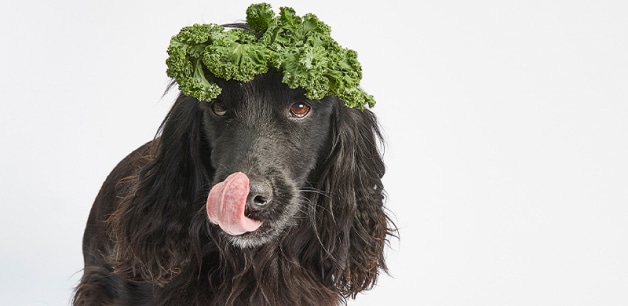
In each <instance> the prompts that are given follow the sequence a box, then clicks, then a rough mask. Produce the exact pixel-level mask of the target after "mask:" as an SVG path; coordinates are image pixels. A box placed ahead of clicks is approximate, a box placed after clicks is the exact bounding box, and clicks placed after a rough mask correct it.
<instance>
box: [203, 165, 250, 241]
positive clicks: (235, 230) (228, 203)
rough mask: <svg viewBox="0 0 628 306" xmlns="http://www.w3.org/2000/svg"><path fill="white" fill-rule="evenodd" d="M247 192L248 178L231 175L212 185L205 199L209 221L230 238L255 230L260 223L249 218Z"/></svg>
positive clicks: (236, 173) (241, 174)
mask: <svg viewBox="0 0 628 306" xmlns="http://www.w3.org/2000/svg"><path fill="white" fill-rule="evenodd" d="M249 190H250V188H249V178H248V177H247V176H246V174H244V173H242V172H235V173H232V174H231V175H229V176H228V177H227V178H226V179H225V180H224V181H222V182H219V183H218V184H216V185H214V187H212V189H211V190H210V191H209V195H208V197H207V215H208V216H209V220H210V221H211V222H212V223H214V224H217V225H218V226H220V228H221V229H222V230H223V231H225V233H227V234H229V235H232V236H240V235H242V234H245V233H248V232H253V231H255V230H257V229H258V228H259V227H260V226H261V225H262V221H259V220H255V219H252V218H250V212H249V211H248V209H247V198H248V196H249Z"/></svg>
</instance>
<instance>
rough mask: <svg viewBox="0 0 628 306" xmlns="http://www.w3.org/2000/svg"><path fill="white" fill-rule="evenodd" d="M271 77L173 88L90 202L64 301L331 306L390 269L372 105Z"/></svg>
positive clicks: (389, 233)
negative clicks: (313, 96)
mask: <svg viewBox="0 0 628 306" xmlns="http://www.w3.org/2000/svg"><path fill="white" fill-rule="evenodd" d="M281 80H282V75H281V73H280V72H279V71H276V70H273V69H270V70H269V71H268V72H267V73H265V74H262V75H258V76H256V77H255V78H254V79H253V81H251V82H245V83H244V82H237V81H234V80H229V81H227V80H223V79H218V78H215V79H213V80H212V81H214V82H216V83H217V84H218V85H219V86H220V87H221V88H222V93H221V94H220V96H218V98H216V99H214V100H212V101H210V102H201V101H198V100H197V99H195V98H193V97H190V96H186V95H184V94H180V95H179V96H178V98H177V99H176V101H175V102H174V105H173V107H172V108H171V110H170V111H169V113H168V114H167V116H166V118H165V119H164V121H163V123H162V124H161V126H160V127H159V131H158V133H157V135H156V137H155V138H154V139H153V140H152V141H150V142H148V143H146V144H144V145H143V146H141V147H140V148H138V149H137V150H135V151H134V152H132V153H130V154H129V155H128V156H126V158H124V159H123V160H122V161H121V162H120V163H119V164H118V165H117V166H116V167H115V168H114V169H113V171H112V172H111V173H110V174H109V176H108V177H107V178H106V180H105V181H104V183H103V186H102V188H101V190H100V191H99V193H98V195H97V197H96V199H95V201H94V204H93V206H92V209H91V212H90V214H89V218H88V221H87V226H86V229H85V233H84V238H83V256H84V269H83V276H82V278H81V280H80V283H79V284H78V285H77V287H76V288H75V292H74V296H73V300H72V302H73V304H74V305H221V306H224V305H339V304H346V302H347V300H348V299H352V298H355V297H356V295H357V294H358V293H359V292H362V291H364V290H369V289H372V287H373V286H374V285H375V283H376V281H377V278H378V276H379V275H380V272H386V273H387V272H388V270H387V267H386V263H385V256H384V251H385V247H386V245H387V244H388V242H389V240H390V239H389V238H390V237H396V231H397V230H396V227H395V225H394V222H393V221H392V220H391V218H390V216H389V212H388V210H387V209H386V208H385V206H384V202H385V198H386V193H385V191H384V187H383V184H382V177H383V175H384V172H385V165H384V162H383V158H382V152H381V151H382V147H383V139H382V134H381V132H380V127H379V124H378V122H377V119H376V116H375V115H374V113H373V112H371V111H370V110H368V109H363V110H360V109H352V108H348V107H346V106H345V105H344V104H343V102H342V101H341V100H340V99H338V98H337V97H333V96H329V97H326V98H324V99H321V100H309V99H307V98H306V97H305V95H304V91H303V90H302V89H291V88H289V87H288V86H287V85H286V84H284V83H282V81H281ZM172 86H174V85H172Z"/></svg>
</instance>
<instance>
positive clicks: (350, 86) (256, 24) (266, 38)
mask: <svg viewBox="0 0 628 306" xmlns="http://www.w3.org/2000/svg"><path fill="white" fill-rule="evenodd" d="M246 13H247V18H246V21H247V25H248V26H249V28H250V31H249V30H244V29H239V28H235V29H230V30H226V29H225V28H224V27H222V26H219V25H216V24H202V25H201V24H195V25H192V26H190V27H184V28H183V29H181V31H180V32H179V34H177V35H175V36H173V37H172V39H171V40H170V46H169V47H168V55H169V57H168V59H167V60H166V64H167V66H168V70H167V74H168V76H170V77H172V78H173V79H174V80H175V81H176V82H177V84H178V85H179V90H181V92H183V93H184V94H186V95H189V96H193V97H195V98H197V99H198V100H200V101H211V100H212V99H215V98H216V97H218V95H220V92H221V89H220V87H219V86H218V85H217V84H215V83H213V82H212V81H210V80H209V79H208V78H207V75H213V76H215V77H217V78H222V79H225V80H230V79H234V80H236V81H239V82H249V81H251V80H253V78H254V77H255V76H256V75H260V74H263V73H266V72H267V71H268V69H269V68H274V69H277V70H279V71H281V72H282V73H283V79H282V81H283V82H284V83H286V84H287V85H288V86H289V87H290V88H303V89H304V90H305V96H306V97H307V98H308V99H313V100H320V99H322V98H324V97H326V96H336V97H338V98H340V99H341V100H343V101H344V103H345V105H346V106H348V107H352V108H358V109H363V108H364V106H365V105H368V106H369V107H373V106H374V105H375V100H374V99H373V97H372V96H370V95H368V94H367V93H366V92H364V91H363V90H362V89H361V88H360V87H359V83H360V80H361V78H362V67H361V65H360V63H359V62H358V60H357V53H356V52H355V51H353V50H350V49H345V48H342V47H341V46H340V45H339V44H338V43H337V42H336V41H335V40H334V39H333V38H331V29H330V27H329V26H328V25H327V24H325V23H323V22H322V21H321V20H319V19H318V18H317V17H316V16H315V15H313V14H306V15H304V16H303V17H299V16H297V15H296V14H295V11H294V9H292V8H290V7H281V8H280V10H279V14H278V15H277V16H276V15H275V13H274V12H273V11H272V9H271V6H270V5H269V4H267V3H259V4H253V5H251V6H249V7H248V9H247V10H246Z"/></svg>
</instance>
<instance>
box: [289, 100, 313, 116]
mask: <svg viewBox="0 0 628 306" xmlns="http://www.w3.org/2000/svg"><path fill="white" fill-rule="evenodd" d="M310 109H312V108H311V107H310V106H309V105H307V104H305V103H294V104H292V105H291V106H290V115H292V117H295V118H303V117H305V116H307V114H308V113H309V112H310Z"/></svg>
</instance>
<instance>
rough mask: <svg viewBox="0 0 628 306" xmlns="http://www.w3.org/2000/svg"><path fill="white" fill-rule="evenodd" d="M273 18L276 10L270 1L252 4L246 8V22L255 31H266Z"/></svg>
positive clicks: (259, 32)
mask: <svg viewBox="0 0 628 306" xmlns="http://www.w3.org/2000/svg"><path fill="white" fill-rule="evenodd" d="M273 18H275V12H273V10H272V8H271V6H270V4H268V3H258V4H252V5H251V6H249V7H248V8H247V9H246V24H247V25H248V26H249V27H250V28H251V30H253V31H254V32H255V33H258V34H261V33H264V32H266V30H267V29H268V26H269V25H270V23H271V21H272V20H273Z"/></svg>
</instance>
